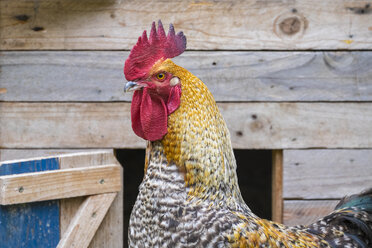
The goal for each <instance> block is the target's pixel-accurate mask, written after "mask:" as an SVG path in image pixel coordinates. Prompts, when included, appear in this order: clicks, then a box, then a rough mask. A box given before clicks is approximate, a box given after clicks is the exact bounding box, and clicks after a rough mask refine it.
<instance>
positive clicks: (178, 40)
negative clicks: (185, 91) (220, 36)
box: [124, 21, 186, 141]
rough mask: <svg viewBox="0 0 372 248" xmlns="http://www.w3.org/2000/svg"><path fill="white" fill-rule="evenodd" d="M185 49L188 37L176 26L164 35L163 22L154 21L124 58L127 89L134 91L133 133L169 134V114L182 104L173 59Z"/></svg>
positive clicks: (151, 136)
mask: <svg viewBox="0 0 372 248" xmlns="http://www.w3.org/2000/svg"><path fill="white" fill-rule="evenodd" d="M185 49H186V37H185V36H184V35H183V33H182V32H179V33H178V34H175V31H174V28H173V25H172V24H171V25H170V27H169V31H168V35H166V34H165V31H164V28H163V25H162V23H161V21H159V23H158V29H156V26H155V22H153V23H152V28H151V32H150V37H149V38H148V37H147V34H146V30H145V31H144V32H143V34H142V36H140V37H139V38H138V41H137V44H136V45H135V46H134V47H133V48H132V50H131V52H130V55H129V57H128V59H127V60H126V61H125V66H124V74H125V78H126V79H127V80H128V83H127V84H126V86H125V88H124V91H134V94H133V99H132V105H131V118H132V128H133V130H134V132H135V133H136V134H137V135H138V136H140V137H142V138H143V139H146V140H150V141H155V140H160V139H162V138H163V137H164V135H166V134H167V119H168V115H170V114H171V113H173V112H174V111H175V110H177V108H178V107H179V105H180V99H181V83H180V78H179V77H178V76H177V66H175V65H174V64H173V62H172V61H170V58H173V57H176V56H178V55H180V54H181V53H183V52H184V51H185Z"/></svg>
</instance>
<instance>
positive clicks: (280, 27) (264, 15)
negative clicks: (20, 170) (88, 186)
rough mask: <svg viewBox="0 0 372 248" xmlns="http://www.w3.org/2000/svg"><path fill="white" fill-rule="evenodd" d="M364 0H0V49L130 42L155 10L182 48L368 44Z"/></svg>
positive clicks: (370, 44) (106, 45)
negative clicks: (179, 36) (184, 41)
mask: <svg viewBox="0 0 372 248" xmlns="http://www.w3.org/2000/svg"><path fill="white" fill-rule="evenodd" d="M368 3H369V2H368V1H367V2H366V1H360V2H359V1H346V2H342V3H339V2H337V1H332V0H317V1H312V0H301V1H285V2H267V1H234V2H231V1H217V2H216V1H206V2H195V1H192V0H188V1H181V0H178V1H170V0H167V1H153V0H147V1H105V2H102V1H99V0H88V1H78V2H76V1H63V2H53V1H52V2H51V1H47V0H41V1H38V2H33V1H12V0H3V1H1V2H0V4H1V6H0V9H1V12H0V23H1V29H0V30H1V31H0V32H1V33H0V38H1V40H0V49H1V50H36V49H48V50H49V49H58V50H60V49H66V50H70V49H78V50H79V49H80V50H81V49H83V50H84V49H108V50H112V49H120V50H122V49H130V48H131V47H132V46H133V45H134V44H135V43H136V41H137V38H138V36H139V35H141V32H142V30H144V29H149V28H150V24H151V22H152V21H157V20H158V19H159V17H161V19H162V20H163V23H164V25H165V26H167V25H168V24H169V23H170V22H172V23H174V24H175V26H176V30H183V31H184V32H185V33H186V35H187V37H188V48H189V49H205V50H218V49H239V50H240V49H249V50H261V49H279V50H286V49H290V50H293V49H371V47H372V38H371V37H372V36H371V35H370V33H371V30H370V15H369V14H367V13H368V12H369V11H370V10H369V5H368Z"/></svg>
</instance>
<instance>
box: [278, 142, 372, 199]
mask: <svg viewBox="0 0 372 248" xmlns="http://www.w3.org/2000/svg"><path fill="white" fill-rule="evenodd" d="M371 161H372V150H363V149H362V150H286V151H284V198H297V199H332V198H336V199H338V198H342V197H344V196H346V195H350V194H356V193H359V192H361V191H363V190H365V189H368V188H372V164H371Z"/></svg>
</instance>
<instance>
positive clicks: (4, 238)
mask: <svg viewBox="0 0 372 248" xmlns="http://www.w3.org/2000/svg"><path fill="white" fill-rule="evenodd" d="M58 169H59V163H58V159H56V158H49V159H40V160H36V161H24V162H10V163H1V164H0V176H5V175H13V174H21V173H27V172H37V171H48V170H58ZM0 195H1V194H0ZM59 210H60V208H59V202H58V201H44V202H35V203H31V204H17V205H8V206H2V205H0V240H1V246H3V245H4V244H5V246H6V247H22V248H23V247H24V248H26V247H30V248H34V247H35V248H36V247H56V245H57V244H58V241H59V238H60V235H59V228H60V220H59Z"/></svg>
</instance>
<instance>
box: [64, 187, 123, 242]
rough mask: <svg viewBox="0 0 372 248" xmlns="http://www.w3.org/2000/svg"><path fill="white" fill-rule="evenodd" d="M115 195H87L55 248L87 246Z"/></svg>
mask: <svg viewBox="0 0 372 248" xmlns="http://www.w3.org/2000/svg"><path fill="white" fill-rule="evenodd" d="M116 196H117V193H107V194H99V195H94V196H89V197H87V199H86V200H85V201H84V202H83V203H82V205H81V206H80V208H79V209H78V210H77V213H76V215H75V216H74V218H73V219H72V220H71V223H70V225H69V227H68V229H67V230H66V232H65V233H64V235H63V236H62V238H61V240H60V242H59V243H58V246H57V248H69V247H82V248H85V247H88V246H89V244H90V242H91V240H92V239H93V237H94V235H95V233H96V231H97V229H98V227H99V226H100V224H101V222H102V220H103V219H104V217H105V216H106V213H107V211H108V210H109V208H110V206H111V204H112V202H113V201H114V199H115V197H116ZM119 228H120V227H119Z"/></svg>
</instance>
